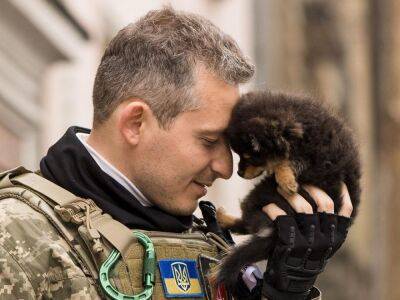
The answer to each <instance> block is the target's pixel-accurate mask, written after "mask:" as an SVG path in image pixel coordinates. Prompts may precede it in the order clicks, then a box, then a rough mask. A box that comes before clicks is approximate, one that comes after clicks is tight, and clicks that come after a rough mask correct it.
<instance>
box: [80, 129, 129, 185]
mask: <svg viewBox="0 0 400 300" xmlns="http://www.w3.org/2000/svg"><path fill="white" fill-rule="evenodd" d="M104 137H107V138H106V139H105V138H104ZM86 142H87V143H88V145H89V146H90V147H92V148H93V149H94V150H95V151H96V152H97V153H99V154H100V155H101V156H102V157H103V158H104V159H105V160H107V161H108V162H109V163H110V164H112V165H113V166H114V167H115V168H117V169H118V170H119V171H120V172H121V173H122V174H124V175H125V176H126V177H127V178H129V180H131V181H132V175H131V174H130V173H129V171H128V169H127V164H126V163H123V161H122V160H121V158H122V157H124V156H125V155H124V154H123V153H118V149H120V147H118V145H119V144H120V143H119V141H118V140H117V139H116V138H115V134H114V133H113V132H112V131H111V130H109V129H108V128H106V127H105V126H104V127H102V128H100V129H93V130H92V131H91V133H90V134H89V137H88V138H87V140H86ZM109 145H114V146H113V147H112V149H110V148H109Z"/></svg>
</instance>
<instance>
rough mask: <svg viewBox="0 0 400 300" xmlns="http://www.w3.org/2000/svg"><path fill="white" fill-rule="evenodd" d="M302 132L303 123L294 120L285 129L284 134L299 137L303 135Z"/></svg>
mask: <svg viewBox="0 0 400 300" xmlns="http://www.w3.org/2000/svg"><path fill="white" fill-rule="evenodd" d="M303 134H304V129H303V125H302V124H301V123H299V122H294V123H292V124H290V125H289V126H288V127H287V128H286V129H285V134H284V135H285V136H287V137H292V138H299V139H301V138H302V137H303Z"/></svg>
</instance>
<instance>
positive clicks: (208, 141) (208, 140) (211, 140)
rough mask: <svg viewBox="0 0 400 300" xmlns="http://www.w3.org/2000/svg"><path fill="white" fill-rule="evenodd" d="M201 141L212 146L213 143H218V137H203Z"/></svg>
mask: <svg viewBox="0 0 400 300" xmlns="http://www.w3.org/2000/svg"><path fill="white" fill-rule="evenodd" d="M203 141H205V142H206V145H207V146H213V145H215V144H217V143H218V139H215V140H213V139H206V138H203Z"/></svg>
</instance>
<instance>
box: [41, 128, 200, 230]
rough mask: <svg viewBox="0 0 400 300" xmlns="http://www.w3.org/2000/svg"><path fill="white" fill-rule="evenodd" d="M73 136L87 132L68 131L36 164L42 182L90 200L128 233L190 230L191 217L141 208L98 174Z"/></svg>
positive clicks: (80, 144)
mask: <svg viewBox="0 0 400 300" xmlns="http://www.w3.org/2000/svg"><path fill="white" fill-rule="evenodd" d="M77 132H83V133H90V130H89V129H86V128H81V127H76V126H74V127H70V128H69V129H68V130H67V132H66V133H65V134H64V135H63V136H62V137H61V139H60V140H59V141H58V142H57V143H55V144H54V145H53V146H52V147H50V148H49V150H48V152H47V155H46V156H45V157H43V159H42V160H41V162H40V170H41V172H42V175H43V176H44V177H45V178H47V179H49V180H50V181H52V182H54V183H56V184H58V185H59V186H61V187H63V188H65V189H67V190H68V191H70V192H72V193H74V194H75V195H77V196H79V197H82V198H90V199H93V200H94V201H95V202H96V204H97V205H98V206H99V207H100V208H101V209H102V210H103V211H104V212H105V213H108V214H110V215H111V216H112V217H113V218H114V219H115V220H117V221H119V222H121V223H122V224H124V225H126V226H128V227H129V228H132V229H145V230H160V231H170V232H182V231H185V230H187V229H189V228H190V227H191V226H192V219H193V217H192V215H190V216H173V215H170V214H168V213H166V212H164V211H162V210H161V209H159V208H158V207H155V206H152V207H144V206H142V205H141V204H140V202H139V201H138V200H137V199H136V198H135V197H134V196H133V195H132V194H131V193H130V192H129V191H127V190H126V189H125V188H124V187H123V186H122V185H120V184H119V183H118V182H117V181H115V180H114V179H113V178H112V177H110V176H109V175H108V174H106V173H104V172H103V170H101V168H100V167H99V166H98V165H97V163H96V162H95V161H94V160H93V158H92V156H91V155H90V154H89V152H88V151H87V150H86V148H85V146H84V145H83V144H82V143H81V142H80V141H79V140H78V138H77V137H76V133H77ZM149 200H151V199H149Z"/></svg>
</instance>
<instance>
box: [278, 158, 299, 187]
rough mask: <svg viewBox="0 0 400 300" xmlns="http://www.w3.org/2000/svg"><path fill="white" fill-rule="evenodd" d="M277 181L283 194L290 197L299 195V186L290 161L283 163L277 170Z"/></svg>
mask: <svg viewBox="0 0 400 300" xmlns="http://www.w3.org/2000/svg"><path fill="white" fill-rule="evenodd" d="M275 179H276V182H277V183H278V185H279V186H280V188H281V189H282V191H283V192H285V193H286V194H288V195H293V194H295V193H297V191H298V188H299V185H298V184H297V181H296V176H295V174H294V171H293V169H292V167H291V164H290V163H289V162H288V161H283V162H282V163H280V164H279V165H278V166H277V167H276V168H275Z"/></svg>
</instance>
